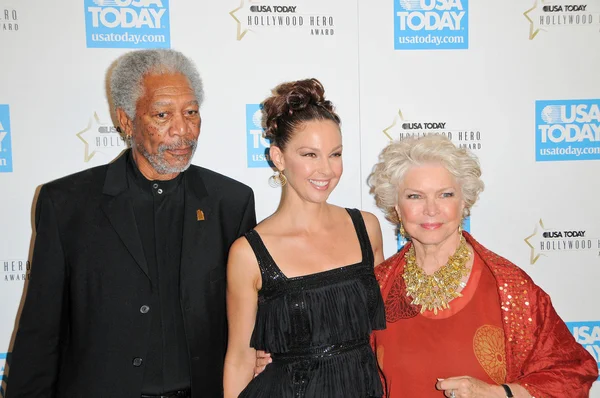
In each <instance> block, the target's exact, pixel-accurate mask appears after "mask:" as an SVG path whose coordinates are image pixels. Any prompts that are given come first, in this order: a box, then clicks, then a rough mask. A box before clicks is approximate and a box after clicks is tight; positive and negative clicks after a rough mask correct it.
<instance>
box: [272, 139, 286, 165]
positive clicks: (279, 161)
mask: <svg viewBox="0 0 600 398" xmlns="http://www.w3.org/2000/svg"><path fill="white" fill-rule="evenodd" d="M269 156H270V158H271V162H273V164H274V165H275V167H276V168H277V170H279V171H282V170H285V160H284V159H283V152H281V148H279V147H278V146H276V145H271V148H269Z"/></svg>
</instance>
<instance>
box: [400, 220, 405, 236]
mask: <svg viewBox="0 0 600 398" xmlns="http://www.w3.org/2000/svg"><path fill="white" fill-rule="evenodd" d="M400 235H402V236H403V237H405V238H406V230H405V229H404V225H403V224H402V220H400Z"/></svg>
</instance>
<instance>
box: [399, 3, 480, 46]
mask: <svg viewBox="0 0 600 398" xmlns="http://www.w3.org/2000/svg"><path fill="white" fill-rule="evenodd" d="M393 1H394V49H396V50H456V49H467V48H469V7H468V5H469V3H468V0H393Z"/></svg>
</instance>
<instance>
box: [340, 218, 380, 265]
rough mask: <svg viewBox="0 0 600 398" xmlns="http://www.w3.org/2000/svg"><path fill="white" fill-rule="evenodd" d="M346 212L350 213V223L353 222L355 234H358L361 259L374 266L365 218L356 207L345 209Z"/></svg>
mask: <svg viewBox="0 0 600 398" xmlns="http://www.w3.org/2000/svg"><path fill="white" fill-rule="evenodd" d="M346 211H347V212H348V214H350V218H352V223H353V224H354V229H355V230H356V235H357V236H358V241H359V242H360V250H361V252H362V258H363V259H362V261H363V263H365V265H368V266H370V267H371V268H373V267H374V264H375V258H374V257H373V248H372V247H371V240H370V239H369V234H368V233H367V227H366V225H365V220H364V219H363V216H362V214H361V212H360V210H358V209H348V208H347V209H346Z"/></svg>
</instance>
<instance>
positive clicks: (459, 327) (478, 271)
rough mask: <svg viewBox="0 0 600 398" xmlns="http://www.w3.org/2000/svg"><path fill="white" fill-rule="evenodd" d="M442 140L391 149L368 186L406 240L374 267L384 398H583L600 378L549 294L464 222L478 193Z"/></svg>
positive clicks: (471, 173)
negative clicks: (381, 309) (381, 321)
mask: <svg viewBox="0 0 600 398" xmlns="http://www.w3.org/2000/svg"><path fill="white" fill-rule="evenodd" d="M480 176H481V170H480V167H479V163H478V161H477V159H476V158H475V156H473V155H471V154H470V153H468V152H467V151H466V150H464V149H460V148H457V147H456V146H455V145H454V144H452V142H451V141H450V140H448V139H447V138H446V137H444V136H441V135H428V136H425V137H421V138H419V139H407V140H402V141H395V142H392V143H390V144H389V145H388V146H387V147H386V148H385V149H384V150H383V151H382V153H381V155H380V161H379V163H377V164H376V165H375V167H374V169H373V172H372V174H371V175H370V177H369V185H370V187H371V192H372V193H373V194H374V196H375V200H376V203H377V205H378V207H379V208H380V209H381V210H382V211H383V212H384V213H385V215H386V218H387V219H388V220H389V221H391V222H392V223H394V224H395V225H399V229H400V232H401V234H402V235H404V236H405V237H406V238H407V239H408V240H409V243H407V244H406V245H405V247H404V248H403V249H402V250H401V251H400V252H399V253H397V254H396V255H394V256H393V257H391V258H389V259H388V260H386V261H385V262H383V263H381V264H380V265H379V266H377V267H376V276H377V279H378V281H379V284H380V286H381V292H382V295H383V297H384V300H385V311H386V320H387V329H385V330H380V331H375V332H374V333H373V335H372V344H373V347H374V350H375V351H376V353H377V357H378V360H379V364H380V367H381V368H382V370H383V374H384V376H385V381H386V386H387V394H388V397H392V398H396V397H419V398H423V397H438V396H440V395H441V393H440V391H441V392H443V393H444V395H445V396H447V397H513V396H514V397H587V396H588V394H589V390H590V388H591V385H592V383H593V382H594V380H596V378H597V377H598V368H597V365H596V362H595V361H594V359H593V358H592V356H591V355H590V354H589V353H588V352H587V351H586V350H585V349H584V348H583V347H581V346H580V345H579V344H577V343H576V342H575V340H574V338H573V337H572V336H571V334H570V333H569V330H568V328H567V327H566V325H565V324H564V322H563V321H562V320H561V319H560V317H559V316H558V315H557V313H556V311H555V310H554V308H553V307H552V304H551V301H550V297H549V296H548V295H547V294H546V293H544V291H543V290H542V289H541V288H539V287H538V286H536V285H535V284H534V283H533V281H532V280H531V278H530V277H529V276H528V275H527V274H526V273H525V272H524V271H523V270H521V269H520V268H518V267H517V266H516V265H514V264H512V263H511V262H509V261H508V260H506V259H504V258H502V257H500V256H498V255H497V254H495V253H492V252H491V251H489V250H488V249H486V248H485V247H484V246H482V245H481V244H480V243H478V242H477V241H476V240H475V239H473V237H472V236H471V235H469V234H468V233H466V232H464V231H462V228H461V225H462V223H463V220H464V218H465V217H466V216H468V215H469V211H470V209H471V207H472V206H473V205H474V204H475V202H476V201H477V199H478V197H479V194H480V193H481V192H482V191H483V187H484V184H483V182H482V181H481V179H480Z"/></svg>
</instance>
